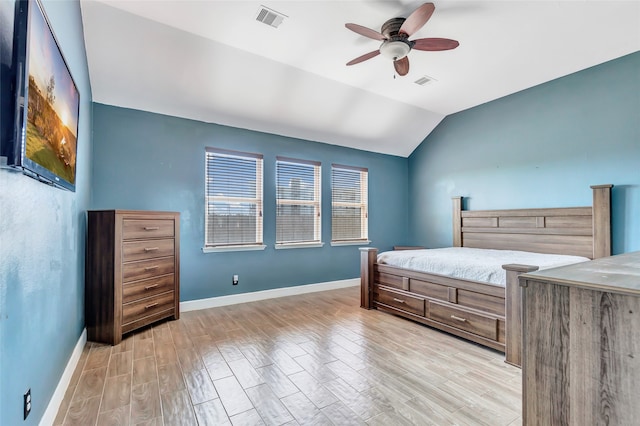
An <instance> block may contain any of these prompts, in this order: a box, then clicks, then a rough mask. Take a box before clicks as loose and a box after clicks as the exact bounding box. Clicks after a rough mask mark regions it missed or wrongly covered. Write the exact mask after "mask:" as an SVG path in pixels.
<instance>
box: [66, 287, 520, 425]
mask: <svg viewBox="0 0 640 426" xmlns="http://www.w3.org/2000/svg"><path fill="white" fill-rule="evenodd" d="M503 359H504V355H503V354H501V353H498V352H495V351H493V350H490V349H486V348H483V347H480V346H478V345H475V344H472V343H469V342H466V341H464V340H461V339H458V338H456V337H453V336H450V335H448V334H445V333H443V332H440V331H436V330H433V329H430V328H428V327H426V326H423V325H419V324H416V323H412V322H411V321H407V320H405V319H402V318H398V317H395V316H393V315H389V314H384V313H381V312H378V311H376V310H372V311H366V310H364V309H360V308H359V288H357V287H352V288H346V289H341V290H332V291H326V292H321V293H311V294H306V295H301V296H291V297H285V298H280V299H271V300H266V301H261V302H253V303H246V304H240V305H233V306H226V307H220V308H212V309H207V310H201V311H194V312H185V313H183V314H182V315H181V319H180V320H178V321H167V322H162V323H159V324H157V325H155V326H153V327H149V328H145V329H143V330H140V331H138V332H134V333H132V334H130V335H128V336H127V337H126V338H125V339H124V340H123V341H122V343H120V344H119V345H118V346H114V347H111V346H106V345H101V344H96V343H91V342H89V343H87V345H86V347H85V349H84V351H83V353H82V356H81V358H80V362H79V363H78V367H77V369H76V371H75V373H74V375H73V378H72V380H71V383H70V385H69V388H68V389H67V392H66V395H65V397H64V400H63V402H62V404H61V406H60V410H59V412H58V416H57V418H56V421H55V424H56V425H83V426H86V425H119V426H120V425H163V424H164V425H198V424H199V425H263V424H266V425H283V424H286V425H298V424H299V425H332V424H333V425H363V424H369V425H384V426H392V425H438V426H441V425H454V424H455V425H490V426H497V425H519V424H520V423H521V418H520V413H521V403H520V397H521V374H520V370H519V369H517V368H515V367H512V366H509V365H507V364H505V363H504V362H503Z"/></svg>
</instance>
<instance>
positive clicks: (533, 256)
mask: <svg viewBox="0 0 640 426" xmlns="http://www.w3.org/2000/svg"><path fill="white" fill-rule="evenodd" d="M588 260H590V259H588V258H586V257H581V256H564V255H559V254H541V253H530V252H526V251H514V250H491V249H475V248H468V247H448V248H440V249H428V250H397V251H388V252H384V253H380V254H379V255H378V263H381V264H386V265H391V266H398V267H401V268H407V269H413V270H416V271H420V272H428V273H432V274H440V275H446V276H449V277H454V278H463V279H466V280H473V281H480V282H485V283H491V284H496V285H499V286H502V287H504V286H505V283H506V281H507V280H506V271H505V270H504V269H502V265H506V264H509V263H517V264H521V265H535V266H538V267H540V269H549V268H555V267H557V266H563V265H569V264H572V263H579V262H586V261H588Z"/></svg>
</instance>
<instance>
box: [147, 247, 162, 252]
mask: <svg viewBox="0 0 640 426" xmlns="http://www.w3.org/2000/svg"><path fill="white" fill-rule="evenodd" d="M156 250H159V249H158V247H145V248H144V251H156Z"/></svg>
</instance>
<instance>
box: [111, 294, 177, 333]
mask: <svg viewBox="0 0 640 426" xmlns="http://www.w3.org/2000/svg"><path fill="white" fill-rule="evenodd" d="M174 294H175V293H174V292H173V291H170V292H167V293H163V294H159V295H157V296H153V297H147V298H146V299H141V300H138V301H136V302H131V303H127V304H125V305H123V306H122V324H123V326H124V324H128V323H130V322H134V321H137V320H139V319H142V318H144V317H147V316H151V315H155V314H157V313H159V312H162V311H166V310H168V309H172V308H174V306H175V299H174Z"/></svg>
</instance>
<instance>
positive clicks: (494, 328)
mask: <svg viewBox="0 0 640 426" xmlns="http://www.w3.org/2000/svg"><path fill="white" fill-rule="evenodd" d="M429 318H430V319H432V320H434V321H438V322H441V323H444V324H447V325H450V326H452V327H455V328H459V329H460V330H465V331H468V332H469V333H473V334H477V335H478V336H483V337H486V338H487V339H491V340H498V320H497V319H496V318H491V317H486V316H484V315H479V314H476V313H473V312H468V311H465V310H462V309H458V308H455V307H453V306H450V305H442V304H440V303H437V302H432V301H429Z"/></svg>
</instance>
